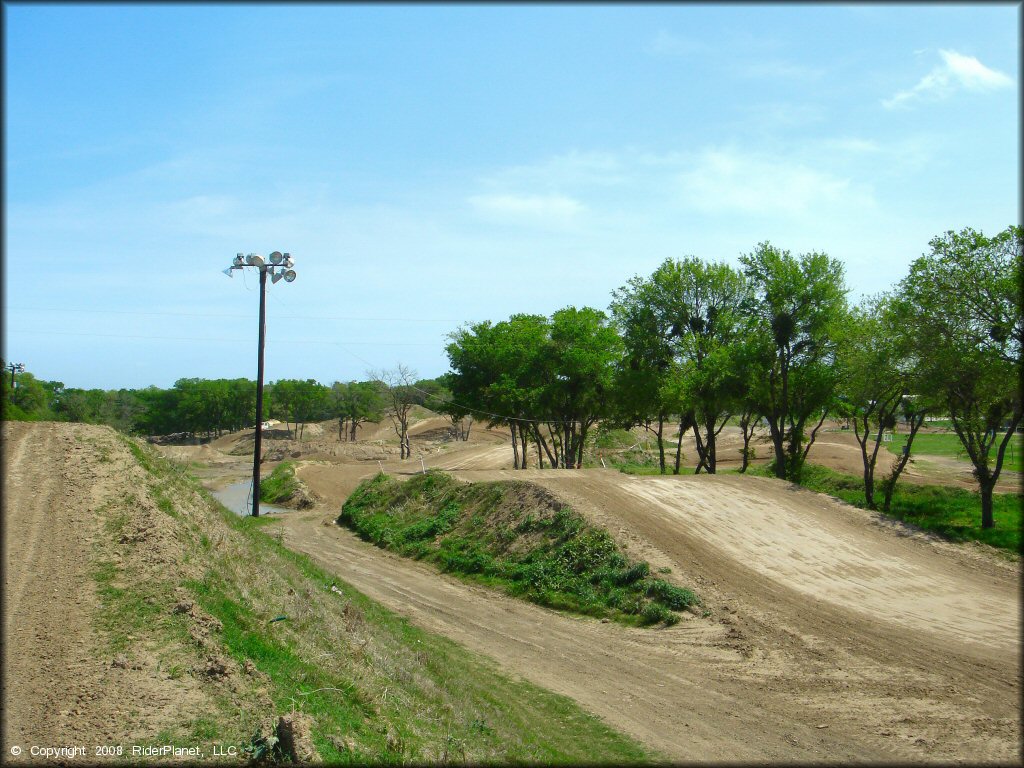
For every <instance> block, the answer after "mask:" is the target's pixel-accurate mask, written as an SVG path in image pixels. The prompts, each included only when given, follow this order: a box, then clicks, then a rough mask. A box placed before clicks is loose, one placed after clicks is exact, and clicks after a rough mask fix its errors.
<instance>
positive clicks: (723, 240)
mask: <svg viewBox="0 0 1024 768" xmlns="http://www.w3.org/2000/svg"><path fill="white" fill-rule="evenodd" d="M4 15H5V19H4V20H5V40H4V53H5V62H4V64H5V67H4V78H5V96H6V110H5V126H4V128H5V131H4V140H5V152H6V156H5V163H4V169H5V170H4V173H5V184H6V207H5V227H4V231H5V280H4V290H5V296H4V313H5V323H4V344H5V349H4V355H5V359H7V360H13V361H16V362H24V363H25V364H26V366H27V367H28V370H30V371H32V372H33V373H35V374H36V375H37V376H38V377H40V378H44V379H51V380H53V379H56V380H60V381H63V382H64V383H65V384H66V385H68V386H77V387H101V388H120V387H128V388H135V387H144V386H147V385H150V384H155V385H157V386H161V387H169V386H171V385H172V384H173V383H174V381H175V380H176V379H178V378H182V377H192V376H198V377H204V378H220V377H230V378H234V377H248V378H255V375H256V370H255V369H256V365H255V363H256V360H255V357H256V355H255V351H256V350H255V348H256V331H257V327H256V326H257V320H256V317H257V310H258V278H257V276H256V275H255V274H254V273H252V271H251V270H248V271H247V272H248V274H246V275H244V276H243V275H242V274H240V273H237V272H236V273H235V277H234V278H233V279H231V280H228V279H227V278H226V277H225V276H224V275H223V274H221V272H220V270H221V269H223V268H224V267H226V266H228V264H229V262H230V261H231V259H232V257H233V256H234V254H235V253H236V252H238V251H242V252H246V253H249V252H259V253H263V254H266V253H268V252H270V251H272V250H275V249H276V250H282V251H290V252H291V253H292V255H293V258H294V259H295V262H296V270H297V272H298V279H297V280H296V281H295V282H294V283H291V284H285V283H283V282H282V283H278V284H277V285H274V286H271V287H270V288H269V289H268V298H267V311H268V320H267V325H268V328H267V334H268V336H267V358H266V378H267V380H268V381H272V380H275V379H279V378H315V379H318V380H319V381H321V382H323V383H325V384H329V383H331V382H332V381H335V380H350V379H363V378H366V371H367V369H369V368H391V367H394V366H395V365H396V364H397V363H403V364H405V365H408V366H410V367H412V368H413V369H415V370H416V371H417V372H418V373H419V374H420V375H421V376H423V377H432V376H436V375H439V374H441V373H443V372H444V371H445V370H447V358H446V356H445V354H444V344H445V336H446V334H448V333H449V332H451V331H452V330H454V329H455V328H456V327H458V326H459V325H460V324H461V323H463V322H468V321H473V322H475V321H479V320H485V319H491V320H502V319H505V318H507V317H508V316H509V315H510V314H513V313H515V312H536V313H540V314H550V313H552V312H554V311H555V310H557V309H560V308H562V307H565V306H569V305H574V306H584V305H588V306H593V307H597V308H600V309H605V308H607V306H608V303H609V301H610V298H611V292H612V291H613V290H614V289H616V288H618V287H620V286H622V285H623V284H624V283H626V282H627V281H628V280H629V279H630V278H631V277H633V276H634V275H637V274H640V275H647V274H650V273H651V272H652V271H653V270H654V269H655V268H656V267H657V265H658V264H659V263H661V261H663V260H664V259H666V258H669V257H677V258H681V257H684V256H687V255H696V256H699V257H701V258H703V259H706V260H713V261H727V262H730V263H732V264H737V263H738V257H739V256H740V254H742V253H747V252H749V251H751V250H752V249H753V248H754V247H755V246H756V245H757V244H758V243H759V242H762V241H765V240H768V241H770V242H772V243H773V244H774V245H777V246H779V247H782V248H787V249H789V250H791V251H793V252H794V253H802V252H806V251H812V250H815V251H824V252H826V253H828V254H829V255H831V256H834V257H836V258H838V259H840V260H841V261H842V262H843V263H844V264H845V267H846V278H847V283H848V285H849V287H850V289H851V291H850V298H851V300H852V301H856V300H858V299H859V298H860V297H861V296H862V295H865V294H872V293H877V292H879V291H883V290H887V289H889V288H891V287H893V286H894V285H895V284H896V283H897V282H898V281H899V280H900V279H901V278H902V277H903V276H904V275H905V274H906V271H907V267H908V265H909V264H910V262H911V261H912V260H913V259H915V258H916V257H918V256H920V255H921V253H922V252H924V251H926V250H927V249H928V241H929V240H930V239H931V238H932V237H934V236H936V235H939V234H941V233H943V232H945V231H947V230H951V229H952V230H959V229H961V228H963V227H967V226H970V227H973V228H975V229H980V230H982V231H984V232H986V233H995V232H997V231H1000V230H1002V229H1005V228H1006V227H1007V226H1009V225H1010V224H1012V223H1017V221H1018V216H1019V209H1020V200H1019V178H1018V168H1019V165H1020V154H1019V135H1020V112H1019V98H1020V95H1019V94H1020V73H1019V59H1020V40H1019V32H1020V9H1019V7H1018V6H1016V5H1010V4H1002V5H979V4H973V5H969V6H968V5H948V4H941V5H934V6H927V5H913V6H890V5H863V4H861V5H851V6H837V5H799V6H794V5H771V4H766V5H756V4H755V5H746V4H738V5H723V4H713V5H686V4H681V5H651V6H617V5H593V6H587V5H562V6H558V5H504V6H503V5H466V6H447V5H426V6H415V7H414V6H403V5H377V6H357V5H344V4H340V5H322V4H314V5H292V6H284V5H281V6H278V5H251V6H246V5H223V6H217V5H210V6H207V5H201V4H190V5H180V6H175V5H160V4H152V5H95V6H91V5H77V4H71V5H62V4H52V5H49V4H40V5H34V4H17V3H8V4H5V6H4Z"/></svg>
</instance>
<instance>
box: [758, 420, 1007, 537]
mask: <svg viewBox="0 0 1024 768" xmlns="http://www.w3.org/2000/svg"><path fill="white" fill-rule="evenodd" d="M915 444H916V440H915ZM748 471H749V472H750V474H754V475H761V476H763V477H774V474H773V473H772V471H771V468H770V467H769V466H768V465H763V466H758V467H751V468H750V469H749V470H748ZM800 485H802V486H803V487H805V488H808V489H810V490H812V491H817V492H818V493H827V494H828V495H830V496H835V497H836V498H838V499H842V500H843V501H845V502H847V503H849V504H853V505H855V506H858V507H864V506H865V498H864V482H863V480H862V479H861V478H859V477H854V476H853V475H847V474H844V473H842V472H836V471H834V470H831V469H828V468H827V467H822V466H818V465H816V464H807V465H805V466H804V471H803V475H802V477H801V479H800ZM875 499H876V501H877V502H879V503H881V500H882V495H881V492H880V491H879V490H876V492H875ZM1022 501H1024V496H1022V495H1021V494H1014V493H997V494H994V495H993V497H992V506H993V510H992V514H993V518H994V520H995V527H994V528H989V529H983V528H982V527H981V497H980V496H979V494H978V493H976V492H974V491H969V490H966V489H964V488H950V487H946V486H939V485H916V484H911V483H900V484H898V485H897V486H896V492H895V494H894V495H893V500H892V509H891V510H890V512H889V513H888V516H889V517H893V518H896V519H897V520H902V521H903V522H905V523H910V524H911V525H914V526H916V527H917V528H920V529H922V530H925V531H929V532H931V533H935V534H938V535H939V536H942V537H943V538H946V539H949V540H951V541H960V542H962V541H980V542H983V543H985V544H989V545H990V546H993V547H997V548H998V549H1002V550H1006V551H1008V552H1016V553H1022V550H1021V502H1022Z"/></svg>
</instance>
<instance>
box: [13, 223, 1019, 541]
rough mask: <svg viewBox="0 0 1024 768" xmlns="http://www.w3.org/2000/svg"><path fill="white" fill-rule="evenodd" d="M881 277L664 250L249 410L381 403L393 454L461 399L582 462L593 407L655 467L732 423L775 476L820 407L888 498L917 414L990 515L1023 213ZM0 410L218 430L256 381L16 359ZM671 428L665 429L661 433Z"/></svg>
mask: <svg viewBox="0 0 1024 768" xmlns="http://www.w3.org/2000/svg"><path fill="white" fill-rule="evenodd" d="M929 247H930V250H929V252H927V253H925V254H924V255H922V256H921V257H920V258H918V259H917V260H915V261H914V262H913V263H912V264H911V266H910V269H909V272H908V274H907V275H906V276H905V277H904V278H903V279H902V280H901V281H900V282H899V283H898V284H897V285H896V286H895V287H894V288H892V289H891V290H889V291H886V292H883V293H881V294H879V295H877V296H873V297H869V298H867V299H864V300H863V301H861V302H860V304H858V305H857V306H853V307H851V306H849V305H848V302H847V298H846V296H847V293H848V289H847V287H846V284H845V276H844V270H843V266H842V264H841V263H840V262H839V261H837V260H836V259H833V258H830V257H829V256H828V255H827V254H825V253H819V252H811V253H804V254H792V253H791V252H790V251H788V250H784V249H780V248H778V247H776V246H774V245H772V244H771V243H768V242H764V243H760V244H758V245H757V246H756V247H755V248H754V249H753V250H752V251H751V252H750V253H746V254H743V255H741V256H740V259H739V263H740V266H739V267H732V266H731V265H729V264H726V263H709V262H705V261H703V260H701V259H699V258H696V257H693V256H690V257H687V258H684V259H667V260H665V261H664V262H663V263H662V264H661V265H660V266H659V267H658V268H657V269H656V270H655V271H654V272H653V273H652V274H650V275H649V276H646V277H643V276H635V277H633V278H632V279H631V280H629V281H628V282H627V283H626V284H625V285H624V286H622V287H621V288H619V289H618V290H616V291H614V292H613V294H612V299H611V302H610V305H609V308H608V310H609V311H608V312H607V313H606V312H604V311H602V310H598V309H594V308H591V307H583V308H576V307H573V306H570V307H566V308H564V309H561V310H558V311H557V312H555V313H553V314H552V315H551V316H550V317H545V316H542V315H531V314H514V315H512V316H511V317H510V318H509V319H508V320H504V321H500V322H496V323H495V322H491V321H484V322H480V323H473V324H467V325H465V326H463V327H461V328H459V329H457V330H455V331H454V332H452V333H451V334H449V343H448V345H447V347H446V353H447V356H448V360H449V363H450V368H451V370H450V371H449V372H448V373H446V374H445V375H443V376H441V377H438V378H437V379H417V378H416V374H415V372H414V371H412V370H410V369H408V368H407V367H405V366H403V365H398V366H397V367H396V368H395V369H391V370H385V371H370V372H368V376H369V380H367V381H350V382H337V381H336V382H334V383H333V384H331V385H330V386H327V385H323V384H320V383H318V382H317V381H315V380H313V379H307V380H300V379H283V380H279V381H276V382H271V383H270V384H269V385H268V386H267V388H266V391H265V399H264V411H263V414H261V418H262V419H264V420H265V419H268V418H277V419H280V420H281V421H284V422H285V424H286V427H288V428H292V427H293V426H294V428H295V430H296V434H297V436H299V437H301V435H302V433H303V429H304V425H305V424H307V423H309V422H311V421H324V420H327V419H336V420H337V424H338V436H339V439H341V440H355V439H356V435H357V430H358V428H359V427H360V425H362V424H364V423H366V422H367V421H372V422H379V421H381V420H382V419H384V418H385V417H388V418H390V420H391V422H392V424H393V426H394V430H395V434H396V435H397V436H398V439H399V446H400V452H401V453H400V455H401V458H407V457H408V456H409V455H410V453H411V446H410V441H409V426H410V424H409V416H410V412H411V409H412V407H413V406H415V405H423V406H425V407H428V408H430V409H432V410H434V411H437V412H439V413H443V414H446V415H447V416H448V417H449V418H450V420H451V423H452V429H453V432H454V433H455V434H456V435H457V436H458V437H461V438H462V439H466V438H467V437H468V435H469V429H470V427H471V424H472V420H473V419H474V418H476V419H478V420H485V421H487V422H488V423H489V424H490V425H491V426H497V425H505V426H507V427H508V428H509V430H510V433H511V437H512V441H511V442H512V451H513V462H514V466H515V467H516V468H524V469H525V468H526V467H527V466H528V465H529V464H530V463H531V462H532V463H535V464H536V466H538V467H544V466H550V467H554V468H579V467H580V466H582V463H583V454H584V446H585V444H586V440H587V437H588V434H590V431H591V429H592V428H593V427H594V425H595V424H597V423H599V422H601V423H603V424H605V425H608V426H611V427H620V428H633V427H642V428H644V429H646V430H648V431H649V432H650V433H651V434H652V436H653V437H654V439H655V441H656V444H657V447H658V461H659V468H660V470H661V472H662V473H668V472H669V471H671V472H672V473H675V474H678V473H679V472H680V471H681V463H682V440H683V436H684V435H685V434H688V433H692V435H693V438H694V443H695V445H696V449H697V454H698V455H697V465H696V469H695V471H696V472H698V473H700V472H707V473H711V474H714V473H715V472H716V471H717V466H718V455H717V454H718V451H717V438H718V436H719V434H720V433H721V431H722V429H723V428H724V426H725V425H726V424H727V423H728V422H729V421H730V420H731V421H734V422H735V423H737V424H738V425H739V427H740V430H741V434H742V440H743V448H742V465H741V468H740V471H741V472H742V471H745V470H746V469H747V467H748V465H749V460H750V458H751V457H752V456H753V449H752V448H751V441H752V439H753V437H754V430H755V428H756V427H758V426H759V425H760V426H761V427H762V428H763V429H765V430H766V431H767V436H768V439H769V440H770V441H771V444H772V448H773V459H772V469H773V472H774V474H775V475H776V476H777V477H779V478H785V479H789V480H799V479H800V475H801V471H802V468H803V466H804V463H805V462H806V459H807V455H808V452H809V451H810V449H811V446H812V445H813V444H814V441H815V438H816V436H817V434H818V431H819V430H820V428H821V426H822V424H823V423H824V421H825V419H826V418H828V417H829V416H831V417H833V418H839V419H844V420H847V421H849V422H851V423H852V424H853V427H854V433H855V436H856V439H857V443H858V445H859V447H860V453H861V458H862V464H863V479H864V488H865V496H866V500H867V504H868V506H869V507H871V508H876V507H877V504H878V501H877V500H876V493H877V492H878V491H880V492H881V503H882V506H883V508H884V509H886V510H888V508H889V504H890V502H891V499H892V494H893V490H894V488H895V486H896V482H897V480H898V478H899V476H900V474H901V473H902V472H903V470H904V469H905V467H906V465H907V462H908V461H909V459H910V455H911V448H912V445H913V439H914V436H915V435H916V434H917V432H918V430H919V429H920V428H921V426H922V424H923V422H924V419H925V417H926V415H929V414H931V415H936V416H940V415H941V416H944V417H946V418H948V419H950V420H951V422H952V425H953V429H954V431H955V432H956V434H957V435H958V436H959V438H960V440H961V442H962V443H963V446H964V450H965V452H966V454H967V455H968V457H969V458H970V460H971V462H972V464H973V466H974V476H975V478H976V479H977V481H978V486H979V491H980V493H981V505H982V525H983V527H992V525H993V521H992V493H993V490H994V487H995V484H996V481H997V480H998V478H999V475H1000V472H1001V471H1002V465H1003V459H1004V456H1005V452H1006V449H1007V447H1008V445H1009V441H1010V440H1011V435H1012V434H1013V433H1014V431H1015V430H1017V428H1018V427H1019V426H1020V423H1021V417H1022V404H1021V392H1020V383H1021V373H1022V371H1021V343H1022V340H1024V321H1022V317H1021V292H1022V287H1024V279H1022V272H1024V269H1022V259H1024V256H1022V253H1024V250H1022V229H1021V227H1018V226H1011V227H1008V228H1007V229H1006V230H1004V231H1003V232H1000V233H999V234H997V235H995V236H993V237H987V236H985V235H984V234H982V233H981V232H977V231H975V230H973V229H970V228H967V229H964V230H962V231H960V232H952V231H951V232H946V233H945V234H944V235H941V236H939V237H936V238H934V239H933V240H932V241H931V242H930V243H929ZM14 376H15V377H14V381H15V383H16V384H17V386H16V387H9V386H5V387H4V399H3V403H4V417H5V418H26V419H63V420H69V421H84V422H93V423H104V424H110V425H111V426H114V427H116V428H118V429H121V430H122V431H125V432H133V433H137V434H149V435H166V434H171V433H185V434H187V435H190V436H193V437H198V436H200V435H202V436H206V437H209V436H213V435H219V434H221V433H222V432H223V431H225V430H229V431H234V430H238V429H241V428H243V427H251V426H253V422H252V419H253V413H254V410H255V392H256V385H255V382H253V381H250V380H248V379H213V380H209V379H194V378H193V379H180V380H178V381H177V382H175V384H174V386H173V387H172V388H171V389H160V388H157V387H148V388H146V389H141V390H125V389H121V390H116V391H114V390H95V389H94V390H82V389H73V388H67V387H65V386H64V385H63V383H61V382H46V381H39V380H36V379H35V378H34V377H33V376H32V374H31V373H28V372H24V373H16V374H15V375H14ZM898 421H903V422H905V423H906V425H907V428H908V432H909V434H908V439H907V442H906V445H905V448H904V452H903V454H902V455H901V456H899V457H897V459H896V461H894V462H893V463H892V465H891V466H890V467H889V468H888V470H886V471H883V473H882V475H881V477H879V478H878V479H877V481H876V468H877V465H878V459H879V450H880V446H881V444H882V442H883V440H884V436H885V434H886V432H887V431H889V432H891V431H892V430H893V429H894V428H895V426H896V424H897V422H898ZM673 433H674V435H675V437H674V444H673V441H672V439H670V435H672V434H673ZM531 454H533V455H535V457H536V458H535V459H531V458H530V455H531Z"/></svg>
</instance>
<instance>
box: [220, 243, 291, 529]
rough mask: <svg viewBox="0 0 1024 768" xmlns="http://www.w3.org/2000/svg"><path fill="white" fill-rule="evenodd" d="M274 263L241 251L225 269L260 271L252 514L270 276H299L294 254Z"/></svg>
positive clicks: (275, 256) (256, 506) (256, 497)
mask: <svg viewBox="0 0 1024 768" xmlns="http://www.w3.org/2000/svg"><path fill="white" fill-rule="evenodd" d="M268 258H269V259H270V263H269V264H268V263H267V260H266V259H264V258H263V257H262V256H260V255H259V254H258V253H250V254H249V255H248V256H243V255H242V254H241V253H239V254H236V255H235V260H234V261H232V262H231V266H230V267H228V268H227V269H225V270H224V274H225V275H227V276H228V277H233V276H234V271H233V270H236V269H245V267H256V268H257V269H258V270H259V271H260V340H259V353H258V354H259V361H258V363H257V366H256V444H255V445H254V446H253V453H252V516H253V517H259V516H260V451H261V448H262V445H263V343H264V341H265V340H266V330H267V275H270V281H271V282H272V283H276V282H277V281H278V280H282V279H283V280H284V281H285V282H286V283H290V282H292V281H293V280H294V279H295V270H294V269H292V267H294V266H295V262H293V261H292V255H291V254H290V253H281V252H280V251H274V252H273V253H272V254H270V256H269V257H268Z"/></svg>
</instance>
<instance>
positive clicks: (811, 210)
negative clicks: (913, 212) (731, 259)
mask: <svg viewBox="0 0 1024 768" xmlns="http://www.w3.org/2000/svg"><path fill="white" fill-rule="evenodd" d="M678 181H679V183H680V185H681V190H682V196H683V200H684V202H685V203H686V204H687V205H688V206H689V207H691V208H693V209H695V210H698V211H701V212H703V213H709V214H722V213H735V212H739V213H746V214H754V215H763V216H783V217H793V218H799V217H804V216H808V215H812V214H813V215H818V214H821V213H823V212H825V211H827V210H832V211H835V210H852V209H857V210H865V209H871V208H874V207H875V200H874V196H873V194H872V192H871V190H870V189H869V188H868V187H866V186H865V185H863V184H857V183H854V182H852V181H851V180H849V179H845V178H840V177H838V176H835V175H833V174H831V173H828V172H825V171H820V170H817V169H815V168H812V167H809V166H808V165H806V164H803V163H801V162H795V161H789V160H786V159H776V158H773V157H769V156H763V155H757V154H744V153H740V152H737V151H734V150H723V149H708V150H705V151H704V152H702V153H701V154H700V155H699V156H698V158H697V160H696V163H695V164H694V167H693V168H692V169H691V170H688V171H686V172H684V173H682V174H680V175H679V176H678Z"/></svg>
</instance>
